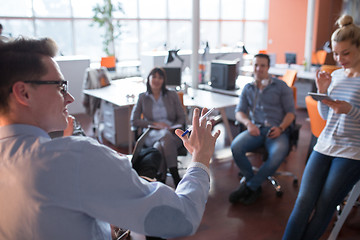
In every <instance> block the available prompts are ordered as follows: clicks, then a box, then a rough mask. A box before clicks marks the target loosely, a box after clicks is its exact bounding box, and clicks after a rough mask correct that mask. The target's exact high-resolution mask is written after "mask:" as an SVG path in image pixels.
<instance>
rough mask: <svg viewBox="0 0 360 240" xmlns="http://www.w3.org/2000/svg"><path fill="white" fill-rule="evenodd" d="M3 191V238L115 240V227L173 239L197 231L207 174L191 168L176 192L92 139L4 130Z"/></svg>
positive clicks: (0, 139)
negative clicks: (112, 232)
mask: <svg viewBox="0 0 360 240" xmlns="http://www.w3.org/2000/svg"><path fill="white" fill-rule="evenodd" d="M0 192H1V194H0V212H1V217H0V239H37V240H42V239H44V240H49V239H51V240H56V239H62V240H63V239H77V240H79V239H87V240H91V239H94V240H95V239H96V240H99V239H111V236H110V225H109V223H111V224H113V225H115V226H118V227H121V228H125V229H130V230H132V231H135V232H138V233H142V234H145V235H150V236H161V237H163V238H173V237H177V236H183V235H189V234H194V233H195V232H196V229H197V227H198V226H199V224H200V221H201V218H202V215H203V212H204V208H205V203H206V201H207V197H208V192H209V175H208V173H207V172H206V171H205V170H204V169H202V168H201V167H196V166H194V167H190V168H189V169H188V170H187V172H186V174H185V175H184V177H183V179H182V181H181V182H180V184H179V186H178V188H177V189H176V191H174V190H173V189H171V188H170V187H168V186H166V185H164V184H162V183H159V182H154V183H149V182H146V181H145V180H143V179H141V178H139V177H138V175H137V174H136V172H135V171H134V170H133V169H132V168H131V165H130V162H129V161H128V159H127V158H125V157H121V156H120V155H119V154H118V153H117V152H115V151H113V150H111V149H110V148H108V147H106V146H103V145H100V144H99V143H98V142H96V141H95V140H93V139H91V138H87V137H63V138H57V139H53V140H51V139H50V137H49V136H48V134H47V133H46V132H44V131H43V130H42V129H40V128H37V127H33V126H29V125H20V124H18V125H9V126H4V127H0Z"/></svg>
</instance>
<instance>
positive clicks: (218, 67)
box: [210, 60, 238, 90]
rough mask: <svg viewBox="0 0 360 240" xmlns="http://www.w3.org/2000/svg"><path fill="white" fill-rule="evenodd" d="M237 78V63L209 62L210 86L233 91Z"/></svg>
mask: <svg viewBox="0 0 360 240" xmlns="http://www.w3.org/2000/svg"><path fill="white" fill-rule="evenodd" d="M237 76H238V71H237V61H225V60H216V61H215V60H214V61H212V62H211V77H210V79H211V86H212V87H213V88H219V89H224V90H234V89H235V81H236V78H237Z"/></svg>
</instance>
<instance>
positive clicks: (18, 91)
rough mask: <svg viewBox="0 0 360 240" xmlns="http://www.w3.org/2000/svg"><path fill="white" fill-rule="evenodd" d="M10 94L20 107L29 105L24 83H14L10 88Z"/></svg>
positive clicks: (26, 88)
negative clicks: (11, 93)
mask: <svg viewBox="0 0 360 240" xmlns="http://www.w3.org/2000/svg"><path fill="white" fill-rule="evenodd" d="M12 92H13V95H14V97H15V99H16V100H17V101H18V102H19V103H20V104H22V105H26V106H28V105H29V100H30V97H29V92H28V87H27V86H26V84H25V83H24V82H21V81H19V82H16V83H14V85H13V86H12Z"/></svg>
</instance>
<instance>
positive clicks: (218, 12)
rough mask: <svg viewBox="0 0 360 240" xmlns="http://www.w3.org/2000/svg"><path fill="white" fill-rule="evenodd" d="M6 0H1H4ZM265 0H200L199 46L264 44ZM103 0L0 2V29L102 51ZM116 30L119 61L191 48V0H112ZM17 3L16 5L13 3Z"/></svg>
mask: <svg viewBox="0 0 360 240" xmlns="http://www.w3.org/2000/svg"><path fill="white" fill-rule="evenodd" d="M3 1H5V0H3ZM268 1H269V0H201V1H200V41H201V42H200V47H203V46H205V43H206V42H208V43H209V46H210V48H221V47H230V48H231V47H233V48H235V47H236V46H238V44H239V42H243V43H244V44H245V46H246V48H247V50H248V51H249V52H253V53H256V52H257V51H259V50H261V49H266V48H267V43H266V42H267V41H266V39H267V20H268ZM102 2H103V0H57V1H54V0H11V1H7V2H6V4H2V7H1V8H0V22H1V23H2V25H3V26H4V30H3V32H4V34H5V35H9V36H12V37H18V36H20V35H23V36H29V37H45V36H46V37H51V38H53V39H54V40H55V41H56V42H57V43H58V44H59V48H60V52H61V54H63V55H87V56H89V57H90V58H91V60H92V61H99V60H100V57H102V56H105V55H106V54H105V52H104V51H103V46H102V41H103V40H102V36H103V34H104V30H103V29H101V28H99V27H98V25H96V24H95V25H94V24H92V16H93V12H92V8H93V7H94V6H95V5H96V4H97V3H102ZM118 2H120V3H121V4H122V7H123V10H124V13H121V12H116V13H115V14H114V18H115V19H114V21H116V20H120V23H121V25H122V26H121V36H120V37H119V38H118V39H117V40H116V47H115V48H116V49H115V50H116V55H117V58H118V59H119V60H120V61H125V60H139V59H140V55H141V52H144V51H159V50H164V49H191V27H192V26H191V13H192V0H181V1H179V0H113V3H114V4H117V3H118ZM18 6H21V7H18Z"/></svg>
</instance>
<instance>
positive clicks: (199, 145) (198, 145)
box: [175, 108, 220, 166]
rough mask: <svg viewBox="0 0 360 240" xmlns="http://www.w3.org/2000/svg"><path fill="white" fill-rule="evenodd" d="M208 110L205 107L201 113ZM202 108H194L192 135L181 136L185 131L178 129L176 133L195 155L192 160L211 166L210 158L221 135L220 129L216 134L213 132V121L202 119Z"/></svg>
mask: <svg viewBox="0 0 360 240" xmlns="http://www.w3.org/2000/svg"><path fill="white" fill-rule="evenodd" d="M207 111H208V110H207V109H206V108H204V109H203V110H202V113H201V115H204V114H205V113H206V112H207ZM199 115H200V110H199V109H198V108H195V109H194V114H193V121H192V126H193V129H192V131H191V134H190V137H189V136H188V135H185V136H183V137H182V136H181V135H182V134H183V133H184V131H183V130H181V129H176V130H175V133H176V135H177V136H178V137H179V138H181V139H182V141H183V143H184V146H185V147H186V149H187V150H188V151H189V152H190V154H192V155H193V159H192V161H194V162H201V163H202V164H204V165H205V166H209V163H210V158H211V157H212V155H213V153H214V149H215V143H216V139H217V138H218V137H219V135H220V131H219V130H218V131H216V132H215V133H214V134H212V133H211V130H212V126H211V122H209V121H206V119H203V120H202V121H201V122H199V119H200V116H199Z"/></svg>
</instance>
